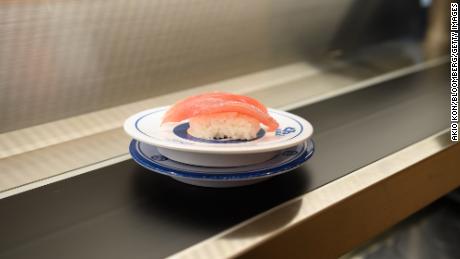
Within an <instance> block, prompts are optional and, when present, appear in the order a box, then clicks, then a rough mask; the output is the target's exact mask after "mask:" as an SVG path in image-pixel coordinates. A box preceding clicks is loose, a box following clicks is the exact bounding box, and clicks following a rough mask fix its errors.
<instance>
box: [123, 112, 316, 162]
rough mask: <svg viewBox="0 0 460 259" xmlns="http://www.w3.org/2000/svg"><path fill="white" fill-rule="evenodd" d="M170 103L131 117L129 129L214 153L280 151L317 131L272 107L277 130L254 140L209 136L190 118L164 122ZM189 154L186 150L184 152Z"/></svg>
mask: <svg viewBox="0 0 460 259" xmlns="http://www.w3.org/2000/svg"><path fill="white" fill-rule="evenodd" d="M168 108H169V107H160V108H155V109H150V110H146V111H143V112H140V113H137V114H135V115H133V116H131V117H129V118H128V119H127V120H126V121H125V124H124V129H125V131H126V132H127V133H128V134H129V135H130V136H131V137H133V138H134V139H136V140H139V141H140V142H145V143H147V144H151V145H155V146H157V147H160V148H164V149H168V150H176V151H183V152H189V153H190V152H192V153H212V154H255V153H264V152H271V151H279V150H283V149H286V148H289V147H293V146H296V145H299V144H301V143H304V142H305V141H306V140H307V139H308V138H310V137H311V135H312V134H313V127H312V126H311V124H310V123H309V122H308V121H306V120H305V119H303V118H301V117H299V116H296V115H294V114H291V113H288V112H284V111H279V110H274V109H269V113H270V115H271V116H272V117H273V118H274V119H275V120H277V121H278V123H279V125H280V126H279V128H278V129H277V130H276V131H275V132H266V131H265V130H263V129H262V130H261V131H260V132H259V134H258V137H257V138H256V139H254V140H249V141H240V140H205V139H199V138H195V137H193V136H191V135H189V134H188V133H187V128H188V122H187V121H183V122H180V123H168V124H165V125H161V121H162V119H163V115H164V113H165V112H166V111H167V109H168ZM183 155H184V156H186V155H185V154H183Z"/></svg>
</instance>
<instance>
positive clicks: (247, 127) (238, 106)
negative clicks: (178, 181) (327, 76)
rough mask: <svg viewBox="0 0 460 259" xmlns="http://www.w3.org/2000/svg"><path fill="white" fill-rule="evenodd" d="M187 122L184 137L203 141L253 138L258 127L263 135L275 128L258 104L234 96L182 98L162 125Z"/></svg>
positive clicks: (226, 94)
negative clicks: (187, 134)
mask: <svg viewBox="0 0 460 259" xmlns="http://www.w3.org/2000/svg"><path fill="white" fill-rule="evenodd" d="M187 119H188V120H189V125H190V126H189V129H188V133H189V134H190V135H192V136H194V137H198V138H203V139H223V138H226V139H235V140H236V139H241V140H249V139H254V138H256V137H257V133H258V132H259V130H260V127H261V126H260V124H263V125H265V126H266V128H267V131H274V130H275V129H276V128H278V122H277V121H276V120H275V119H273V117H271V116H270V114H269V113H268V111H267V108H266V107H265V106H264V105H263V104H262V103H260V102H259V101H257V100H255V99H253V98H251V97H247V96H243V95H237V94H230V93H224V92H211V93H205V94H200V95H195V96H191V97H188V98H185V99H184V100H181V101H179V102H177V103H176V104H174V105H173V106H172V107H171V108H170V109H169V110H168V111H167V112H166V114H165V115H164V117H163V121H162V123H168V122H180V121H183V120H187Z"/></svg>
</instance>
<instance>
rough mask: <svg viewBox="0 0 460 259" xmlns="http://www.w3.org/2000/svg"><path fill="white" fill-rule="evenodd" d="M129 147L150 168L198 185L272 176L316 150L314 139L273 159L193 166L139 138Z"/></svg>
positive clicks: (234, 183) (238, 182)
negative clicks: (233, 164)
mask: <svg viewBox="0 0 460 259" xmlns="http://www.w3.org/2000/svg"><path fill="white" fill-rule="evenodd" d="M129 151H130V153H131V156H132V157H133V159H134V161H136V162H137V163H138V164H140V165H141V166H143V167H145V168H147V169H148V170H151V171H154V172H157V173H160V174H164V175H167V176H171V177H172V178H174V179H176V180H178V181H181V182H184V183H188V184H192V185H197V186H205V187H218V188H221V187H236V186H243V185H249V184H254V183H257V182H260V181H263V180H266V179H268V178H270V177H273V176H276V175H280V174H282V173H286V172H288V171H291V170H293V169H295V168H297V167H299V166H300V165H302V164H303V163H305V161H307V160H308V159H309V158H310V157H311V156H312V155H313V152H314V145H313V141H311V140H308V141H307V142H305V143H302V144H300V145H297V146H295V147H291V148H289V149H286V150H284V151H282V152H279V153H278V154H277V155H276V156H274V157H273V158H272V159H270V160H268V161H266V162H264V163H260V164H256V165H250V166H241V167H231V168H221V167H220V168H213V167H202V166H193V165H187V164H183V163H179V162H176V161H174V160H171V159H168V158H167V157H165V156H163V155H162V154H161V153H160V152H158V149H157V147H155V146H152V145H149V144H146V143H142V142H139V141H136V140H133V141H131V144H130V147H129Z"/></svg>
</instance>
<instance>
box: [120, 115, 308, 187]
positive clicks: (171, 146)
mask: <svg viewBox="0 0 460 259" xmlns="http://www.w3.org/2000/svg"><path fill="white" fill-rule="evenodd" d="M168 108H169V107H160V108H155V109H150V110H146V111H143V112H140V113H137V114H135V115H133V116H131V117H130V118H128V119H127V120H126V122H125V124H124V129H125V131H126V132H127V133H128V134H129V135H130V136H131V137H132V138H133V140H132V141H131V144H130V147H129V151H130V153H131V155H132V157H133V159H134V161H136V162H137V163H139V164H140V165H141V166H143V167H145V168H147V169H149V170H151V171H154V172H157V173H160V174H164V175H168V176H171V177H172V178H174V179H176V180H178V181H181V182H184V183H188V184H192V185H197V186H205V187H235V186H243V185H249V184H254V183H257V182H260V181H263V180H266V179H268V178H270V177H273V176H276V175H280V174H282V173H286V172H288V171H290V170H292V169H295V168H297V167H299V166H300V165H302V164H303V163H304V162H305V161H307V160H308V159H309V158H310V157H311V156H312V155H313V151H314V145H313V142H312V141H311V139H310V138H311V135H312V134H313V127H312V126H311V124H310V123H309V122H308V121H306V120H305V119H303V118H301V117H299V116H296V115H294V114H291V113H288V112H283V111H278V110H274V109H269V113H270V115H271V116H272V117H273V118H274V119H276V120H277V121H278V123H279V125H280V126H279V128H278V129H277V130H276V131H275V132H266V131H265V130H264V129H261V130H260V131H259V132H258V134H257V137H256V138H255V139H252V140H228V139H221V140H207V139H200V138H196V137H193V136H191V135H189V134H188V133H187V129H188V127H189V125H188V123H187V122H181V123H177V124H169V125H161V121H162V117H163V115H164V113H165V112H166V111H167V110H168Z"/></svg>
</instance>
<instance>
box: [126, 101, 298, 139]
mask: <svg viewBox="0 0 460 259" xmlns="http://www.w3.org/2000/svg"><path fill="white" fill-rule="evenodd" d="M166 109H167V108H164V109H159V110H155V111H153V112H151V113H147V114H144V115H143V116H141V117H140V118H138V119H137V120H136V122H135V123H134V127H135V128H136V129H137V130H138V131H139V132H140V133H142V134H143V135H145V136H148V137H152V136H151V135H149V134H147V133H146V132H144V131H142V130H141V129H140V128H139V122H140V121H141V120H142V119H143V118H145V117H147V116H150V115H152V114H154V113H158V112H163V111H164V110H166ZM269 113H275V114H278V115H282V116H286V117H288V118H289V119H291V120H293V121H295V122H296V123H297V124H299V126H300V130H299V132H297V134H295V135H294V136H292V137H291V138H290V139H293V138H295V137H297V136H299V135H300V134H301V133H302V132H303V130H304V128H303V125H302V123H300V122H299V121H298V120H296V119H294V118H292V117H291V116H288V115H285V114H281V113H279V112H276V111H273V110H269ZM292 129H293V128H291V127H287V128H284V129H277V130H276V131H275V136H284V135H288V134H290V133H295V130H294V131H292ZM259 133H260V131H259V132H258V133H257V136H258V137H257V138H259ZM176 135H177V134H176ZM187 135H188V134H187ZM264 135H265V131H264ZM179 137H181V138H183V137H182V136H179ZM261 137H263V135H262V136H261ZM261 137H260V138H261ZM186 139H187V138H186ZM203 142H204V141H203ZM242 142H247V141H242ZM212 143H214V142H212ZM218 143H235V142H230V141H228V142H218ZM182 144H186V143H182Z"/></svg>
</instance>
